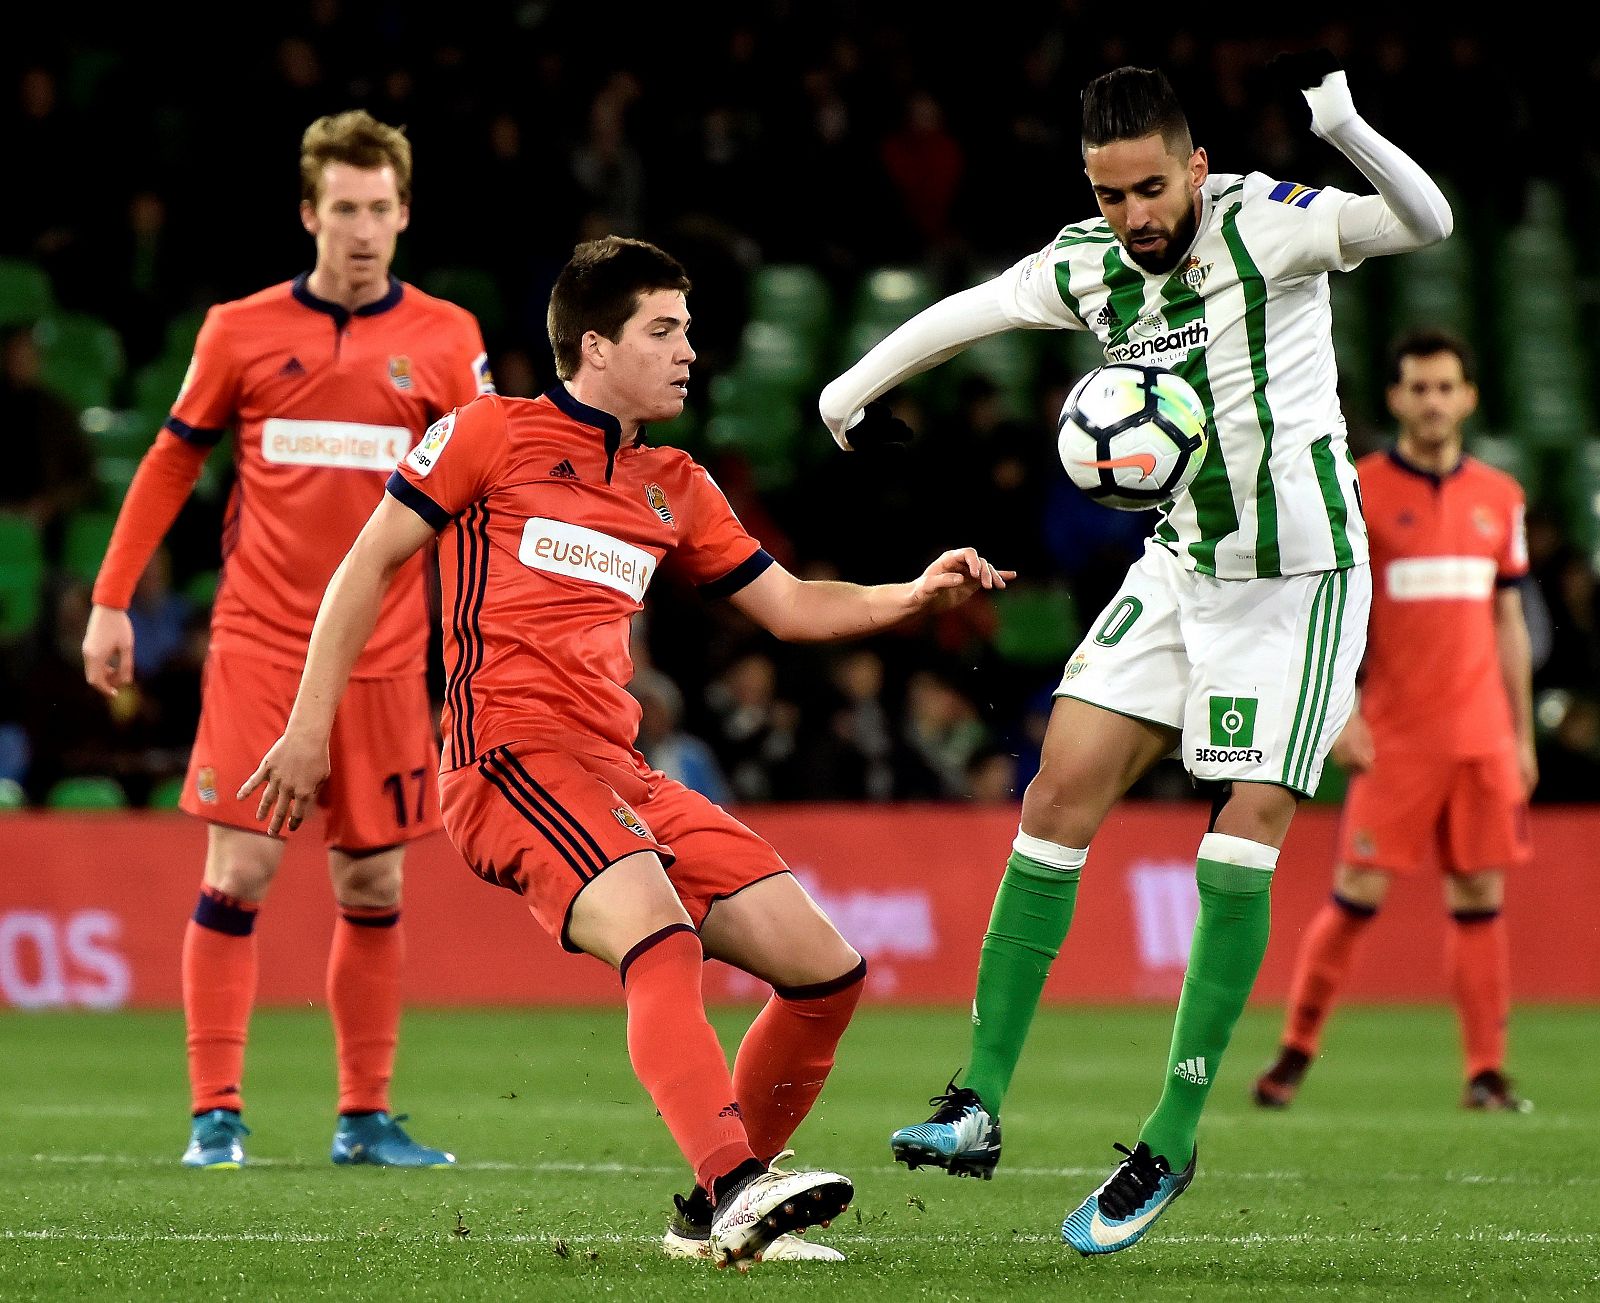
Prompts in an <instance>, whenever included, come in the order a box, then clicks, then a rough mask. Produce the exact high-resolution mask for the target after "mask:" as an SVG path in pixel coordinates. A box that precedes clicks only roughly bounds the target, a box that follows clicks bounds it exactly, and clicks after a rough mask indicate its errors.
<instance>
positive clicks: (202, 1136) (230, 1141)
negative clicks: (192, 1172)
mask: <svg viewBox="0 0 1600 1303" xmlns="http://www.w3.org/2000/svg"><path fill="white" fill-rule="evenodd" d="M249 1134H250V1128H249V1127H247V1126H245V1124H244V1123H243V1122H242V1121H241V1120H240V1118H239V1115H238V1114H237V1113H235V1112H234V1111H233V1110H232V1109H227V1108H214V1109H212V1110H211V1111H210V1112H209V1113H200V1114H198V1115H196V1116H195V1118H194V1120H193V1121H192V1122H191V1124H190V1127H189V1147H188V1148H187V1149H185V1150H184V1151H183V1165H184V1166H185V1167H209V1168H215V1169H217V1170H218V1171H230V1170H232V1169H234V1168H239V1167H243V1166H244V1145H243V1144H241V1143H240V1142H241V1141H242V1140H243V1139H244V1137H245V1136H247V1135H249Z"/></svg>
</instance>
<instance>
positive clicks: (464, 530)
mask: <svg viewBox="0 0 1600 1303" xmlns="http://www.w3.org/2000/svg"><path fill="white" fill-rule="evenodd" d="M620 438H621V427H620V425H619V424H618V422H617V421H616V419H615V418H614V417H612V416H611V415H609V414H608V413H605V412H602V411H599V410H597V409H596V408H593V407H589V406H587V405H586V404H583V403H580V402H579V401H578V400H577V399H575V398H573V397H572V395H571V394H569V393H568V392H567V390H566V389H565V388H564V387H562V386H559V385H558V386H557V387H556V388H555V389H553V390H552V391H551V392H550V393H548V394H545V395H543V396H542V397H539V398H499V397H494V396H490V397H487V398H480V399H478V400H477V401H476V402H473V403H470V404H468V405H467V406H466V407H464V408H462V409H461V410H460V411H458V412H453V413H451V414H450V415H448V416H446V417H445V418H444V419H443V420H441V421H440V422H438V424H436V425H434V426H433V427H432V428H431V429H429V431H428V432H427V434H426V435H425V436H424V437H423V440H422V442H421V443H419V444H418V445H417V446H416V448H414V449H413V450H412V451H411V453H410V455H409V456H408V457H406V459H405V460H404V461H403V462H402V463H401V464H400V467H399V469H398V470H396V471H395V473H394V475H393V476H392V477H391V478H390V480H389V492H390V493H391V494H393V495H394V497H395V498H396V499H397V500H398V501H400V502H401V503H403V504H404V505H406V506H407V507H409V508H411V510H413V511H415V512H416V513H417V514H418V515H419V516H421V517H422V518H423V519H424V520H426V521H427V522H428V523H429V524H431V525H432V526H433V527H434V528H435V529H438V530H440V531H442V532H441V534H440V539H439V574H440V579H441V588H442V593H443V601H442V607H441V618H442V619H443V621H444V630H445V639H444V655H445V669H446V672H447V688H446V692H445V711H444V721H443V727H444V741H445V745H444V757H443V762H442V763H443V767H444V768H445V769H446V770H450V769H455V768H458V767H460V766H461V765H465V764H468V763H470V762H471V761H473V760H474V759H476V758H477V757H479V756H481V755H483V754H484V753H485V752H488V751H491V750H493V749H494V748H495V747H499V746H505V745H507V744H510V743H513V742H522V741H528V740H530V739H541V738H548V739H550V740H552V741H553V742H556V743H557V744H560V743H563V742H569V741H570V740H571V739H572V738H573V737H574V736H577V737H579V738H584V739H591V740H594V741H598V742H600V743H602V744H605V745H607V746H609V747H616V748H621V749H623V750H625V751H631V749H632V746H633V740H634V737H635V735H636V734H637V732H638V728H639V706H638V704H637V703H636V702H635V701H634V699H633V698H632V697H631V696H630V695H629V694H628V691H627V687H626V685H627V683H628V681H629V680H630V679H631V678H632V677H633V661H632V658H631V656H630V654H629V644H628V638H629V632H630V626H631V622H632V618H633V616H634V614H635V613H636V612H637V611H638V610H639V609H640V607H641V605H642V604H643V602H644V595H645V592H646V591H647V590H648V588H649V586H650V583H651V581H652V580H653V579H654V578H655V575H656V572H657V570H659V569H661V568H662V567H666V568H667V569H668V570H669V571H674V572H676V573H677V574H678V575H679V576H680V577H682V578H683V579H685V580H687V581H688V582H690V583H692V584H695V585H697V586H698V587H699V589H700V591H701V592H702V593H703V594H705V595H706V596H710V597H725V596H728V595H730V594H732V593H735V592H738V591H739V590H740V589H741V588H743V587H744V586H745V585H746V584H748V583H749V582H750V581H751V580H753V579H755V578H756V577H757V576H758V575H760V574H761V573H762V572H763V571H765V570H766V568H767V567H768V566H770V565H771V564H772V558H771V557H770V556H768V555H767V553H766V552H765V551H763V550H762V548H761V546H760V544H758V543H757V542H756V540H755V539H754V538H752V537H751V536H750V534H749V533H748V532H747V531H746V530H745V528H744V526H743V525H741V524H740V523H739V520H738V518H737V517H736V516H735V515H734V513H733V509H732V508H731V507H730V506H729V505H728V501H727V499H726V498H725V497H723V495H722V491H721V490H720V489H719V488H718V487H717V485H716V483H715V482H714V481H713V480H712V479H711V477H710V475H708V474H707V473H706V472H705V470H704V469H703V468H702V467H701V466H699V465H697V464H696V463H695V461H694V460H693V459H692V458H691V457H690V456H689V455H688V454H687V453H685V452H683V451H681V450H680V449H677V448H653V447H650V446H649V445H647V444H643V443H638V442H636V443H634V444H633V445H631V446H629V447H626V448H622V447H620V446H619V443H620Z"/></svg>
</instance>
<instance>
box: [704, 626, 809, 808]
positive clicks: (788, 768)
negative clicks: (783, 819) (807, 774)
mask: <svg viewBox="0 0 1600 1303" xmlns="http://www.w3.org/2000/svg"><path fill="white" fill-rule="evenodd" d="M706 705H707V707H708V708H709V709H710V711H711V716H712V719H713V720H714V722H715V729H716V732H715V734H714V735H713V737H712V739H711V740H712V744H713V746H714V747H715V748H716V751H717V754H718V756H719V757H720V758H721V760H722V764H723V768H724V770H725V772H726V773H727V775H728V783H729V786H730V787H732V789H733V794H734V797H735V799H737V800H741V801H770V800H772V799H774V797H776V796H778V795H780V794H781V793H782V792H783V791H784V790H785V789H786V788H787V789H789V790H792V782H793V771H794V766H795V753H796V748H797V737H796V734H797V732H798V730H799V727H800V711H799V708H798V707H797V706H796V705H795V704H794V703H793V702H792V701H785V700H783V699H782V698H781V697H779V696H778V670H777V666H776V665H775V664H774V663H773V661H772V658H771V657H770V656H767V655H766V654H764V653H762V652H750V653H748V654H747V655H744V656H741V657H740V658H739V659H738V660H736V661H734V663H733V664H732V665H730V666H729V667H728V668H727V669H726V670H725V671H723V673H722V674H720V675H719V676H718V677H717V678H715V679H714V680H712V682H711V685H710V686H709V687H708V688H707V689H706Z"/></svg>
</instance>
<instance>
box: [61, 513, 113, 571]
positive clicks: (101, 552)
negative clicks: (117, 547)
mask: <svg viewBox="0 0 1600 1303" xmlns="http://www.w3.org/2000/svg"><path fill="white" fill-rule="evenodd" d="M116 523H117V513H116V512H114V511H95V510H81V511H74V512H73V513H72V515H71V516H69V517H68V518H67V530H66V539H65V541H64V542H63V544H62V549H61V562H62V567H63V568H64V569H65V570H66V572H67V573H68V574H69V575H71V576H72V577H73V578H74V579H79V580H82V581H83V582H84V583H86V584H92V583H94V578H95V576H96V575H97V574H99V573H100V562H101V561H103V560H104V559H105V555H106V548H107V547H108V546H110V543H111V530H112V527H113V526H114V525H115V524H116Z"/></svg>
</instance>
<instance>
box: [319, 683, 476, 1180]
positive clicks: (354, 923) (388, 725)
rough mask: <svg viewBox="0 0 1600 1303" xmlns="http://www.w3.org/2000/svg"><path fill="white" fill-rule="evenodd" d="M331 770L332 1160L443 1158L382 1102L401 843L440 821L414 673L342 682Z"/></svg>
mask: <svg viewBox="0 0 1600 1303" xmlns="http://www.w3.org/2000/svg"><path fill="white" fill-rule="evenodd" d="M329 759H330V762H331V769H330V773H329V777H328V782H327V783H326V784H325V785H324V787H323V790H322V791H321V792H320V793H319V794H318V804H319V805H321V806H322V807H323V809H324V810H325V811H326V814H327V820H326V824H325V830H324V835H325V838H326V840H327V842H328V844H329V846H328V872H329V877H330V879H331V882H332V886H333V899H334V905H335V908H336V910H337V916H336V917H335V919H334V925H333V944H332V945H331V946H330V947H329V951H328V971H327V996H328V1011H329V1013H330V1014H331V1016H332V1020H333V1039H334V1051H335V1056H336V1060H337V1063H338V1076H339V1107H338V1116H339V1120H338V1122H337V1123H336V1124H335V1128H334V1136H333V1142H332V1147H331V1157H332V1159H333V1161H334V1162H336V1163H340V1164H346V1163H370V1164H375V1165H378V1166H384V1167H446V1166H449V1165H450V1164H451V1163H453V1162H454V1161H455V1159H454V1157H453V1155H451V1154H450V1153H448V1152H447V1151H445V1150H443V1149H436V1148H433V1147H431V1146H428V1145H422V1144H419V1143H418V1142H417V1141H415V1140H413V1139H412V1138H411V1137H410V1136H409V1135H408V1134H407V1133H406V1131H405V1129H404V1127H403V1126H402V1125H401V1121H400V1119H399V1118H397V1117H396V1116H394V1114H393V1113H392V1111H391V1109H390V1101H389V1084H390V1080H391V1078H392V1077H393V1075H394V1060H395V1051H396V1048H397V1046H398V1044H399V1037H400V1012H401V1010H400V979H401V969H402V967H403V966H404V961H405V925H404V921H403V917H402V912H401V887H402V881H403V877H402V870H403V865H404V860H405V846H406V843H408V842H410V841H413V840H415V839H416V838H418V837H424V836H427V835H428V834H430V833H432V832H435V831H437V830H438V828H439V827H440V821H439V802H438V780H437V777H436V773H437V768H438V754H437V750H436V748H435V744H434V738H433V725H432V723H431V720H430V717H429V709H428V696H427V684H426V682H425V680H424V679H423V678H422V677H421V676H416V677H413V678H405V679H390V680H375V681H373V680H365V681H361V680H358V681H357V682H354V683H352V684H351V685H350V686H349V688H348V690H347V692H346V696H345V699H344V701H343V703H342V704H341V706H340V708H339V713H338V715H337V716H336V717H335V720H334V729H333V736H332V737H331V739H330V742H329Z"/></svg>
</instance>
